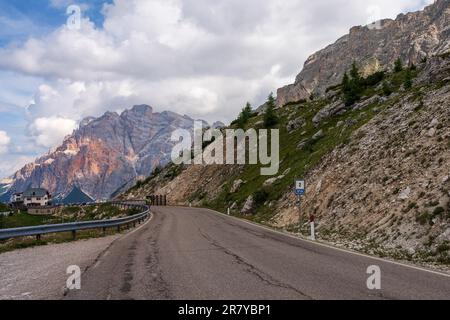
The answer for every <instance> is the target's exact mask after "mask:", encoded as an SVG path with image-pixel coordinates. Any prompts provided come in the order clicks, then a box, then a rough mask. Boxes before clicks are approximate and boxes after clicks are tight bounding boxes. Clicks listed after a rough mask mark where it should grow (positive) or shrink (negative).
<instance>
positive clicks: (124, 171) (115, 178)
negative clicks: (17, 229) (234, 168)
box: [0, 105, 222, 201]
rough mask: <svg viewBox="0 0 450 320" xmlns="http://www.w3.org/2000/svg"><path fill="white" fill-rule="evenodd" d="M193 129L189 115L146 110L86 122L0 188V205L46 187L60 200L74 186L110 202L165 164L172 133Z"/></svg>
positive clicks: (217, 124) (134, 110) (107, 115)
mask: <svg viewBox="0 0 450 320" xmlns="http://www.w3.org/2000/svg"><path fill="white" fill-rule="evenodd" d="M193 125H194V119H192V118H190V117H188V116H181V115H179V114H176V113H173V112H161V113H158V112H154V111H153V108H152V107H150V106H148V105H138V106H134V107H132V108H131V109H130V110H125V111H124V112H122V113H121V114H118V113H115V112H107V113H105V114H104V115H103V116H101V117H99V118H92V117H90V118H86V119H84V120H83V121H82V122H81V123H80V125H79V128H78V129H77V130H75V131H74V132H73V133H72V134H71V135H69V136H67V137H66V138H65V139H64V141H63V143H62V144H61V145H60V146H59V147H57V148H55V149H54V150H51V151H50V152H48V153H47V154H46V155H44V156H42V157H40V158H38V159H37V160H36V161H34V162H33V163H29V164H27V165H26V166H24V167H23V168H22V169H20V170H19V171H17V172H16V173H15V174H14V175H13V176H11V177H10V178H9V179H7V181H6V182H7V183H3V184H2V185H0V188H1V189H0V194H2V199H1V200H3V201H7V200H8V199H9V196H10V194H11V193H12V192H22V191H24V190H26V189H27V188H29V187H42V188H45V189H47V190H49V191H50V193H51V194H52V195H54V196H55V197H58V196H60V195H64V194H68V193H69V192H70V191H72V189H73V188H74V187H75V186H76V187H79V188H80V189H82V190H83V191H84V192H85V193H87V194H89V195H90V196H91V197H94V198H95V199H97V200H99V199H109V198H110V197H111V195H113V194H114V193H117V192H118V191H119V190H120V189H121V188H126V187H127V186H129V185H133V184H134V183H135V182H136V180H139V179H143V178H146V177H148V176H149V175H150V174H151V173H152V171H153V170H154V169H155V168H156V167H158V166H164V165H165V164H167V163H168V162H169V160H170V153H171V151H172V147H173V145H174V144H175V143H174V142H172V141H171V134H172V132H173V131H174V130H176V129H187V130H193ZM215 125H216V126H220V125H222V124H220V123H216V124H215ZM1 191H2V192H1Z"/></svg>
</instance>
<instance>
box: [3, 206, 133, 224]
mask: <svg viewBox="0 0 450 320" xmlns="http://www.w3.org/2000/svg"><path fill="white" fill-rule="evenodd" d="M137 213H139V212H138V210H136V209H127V210H121V209H119V208H117V207H114V206H112V205H110V204H107V203H105V204H100V205H92V206H86V207H76V206H75V207H65V208H63V209H62V213H61V212H57V213H56V214H55V215H44V216H34V215H30V214H27V213H26V212H21V213H19V214H14V215H13V216H9V217H0V229H8V228H20V227H32V226H38V225H46V224H57V223H61V222H62V221H64V222H65V223H69V222H78V221H92V220H101V219H112V218H114V217H118V216H124V215H133V214H137ZM62 216H63V217H64V220H62Z"/></svg>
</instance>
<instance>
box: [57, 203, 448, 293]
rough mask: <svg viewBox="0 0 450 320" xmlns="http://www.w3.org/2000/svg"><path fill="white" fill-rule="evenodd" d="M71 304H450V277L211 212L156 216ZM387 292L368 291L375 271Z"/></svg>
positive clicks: (95, 270) (171, 211) (92, 273)
mask: <svg viewBox="0 0 450 320" xmlns="http://www.w3.org/2000/svg"><path fill="white" fill-rule="evenodd" d="M153 211H154V215H153V217H152V219H151V220H150V221H148V222H147V223H146V224H145V225H144V226H142V227H141V228H140V229H137V230H135V231H133V232H132V233H129V234H127V235H125V236H123V237H122V238H119V239H117V240H115V241H114V242H113V243H112V244H111V245H110V246H109V248H108V249H107V250H105V251H103V252H102V253H101V254H100V256H99V257H98V258H97V259H96V262H95V263H94V264H93V265H92V266H90V267H88V268H87V270H86V271H85V272H84V273H83V275H82V284H81V285H82V289H81V290H79V291H70V292H69V293H68V294H67V295H66V296H65V299H195V300H197V299H200V300H201V299H250V300H253V299H296V300H297V299H298V300H303V299H450V277H449V276H446V275H443V274H439V273H434V272H428V271H424V270H420V269H416V268H414V267H409V266H404V265H400V264H396V263H390V262H387V261H384V260H381V259H373V258H370V257H366V256H363V255H358V254H353V253H349V252H346V251H342V250H337V249H334V248H330V247H327V246H321V245H317V244H314V243H310V242H308V241H303V240H299V239H296V238H294V237H290V236H288V235H284V234H281V233H277V232H274V231H271V230H268V229H265V228H261V227H259V226H255V225H252V224H249V223H247V222H244V221H240V220H237V219H234V218H230V217H227V216H224V215H220V214H217V213H215V212H213V211H210V210H206V209H193V208H192V209H190V208H174V207H166V208H162V207H161V208H154V209H153ZM74 263H76V261H74ZM372 265H376V266H379V267H380V269H381V290H369V289H368V288H367V285H366V283H367V278H368V277H369V275H368V274H366V271H367V268H368V267H369V266H372Z"/></svg>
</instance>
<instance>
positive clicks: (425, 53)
mask: <svg viewBox="0 0 450 320" xmlns="http://www.w3.org/2000/svg"><path fill="white" fill-rule="evenodd" d="M449 21H450V1H448V0H439V1H436V2H435V3H434V4H432V5H430V6H428V7H426V8H425V9H424V10H423V11H418V12H412V13H407V14H400V15H399V16H398V17H397V18H396V19H395V20H390V19H385V20H381V21H380V22H379V23H377V24H375V25H373V26H372V25H370V26H356V27H353V28H351V29H350V32H349V34H347V35H345V36H343V37H342V38H340V39H339V40H338V41H336V42H335V43H334V44H332V45H330V46H328V47H326V48H324V49H322V50H320V51H318V52H316V53H314V54H313V55H311V56H310V57H309V58H308V59H307V60H306V62H305V65H304V67H303V70H302V71H301V72H300V74H299V75H298V76H297V77H296V79H295V83H294V84H291V85H288V86H285V87H283V88H280V89H278V93H277V104H278V106H279V107H282V106H284V105H285V104H287V103H292V102H298V101H301V100H305V99H306V100H307V99H309V97H310V96H311V94H312V93H314V94H319V95H321V94H324V93H325V91H326V89H327V88H329V87H331V86H333V85H336V84H338V83H339V82H340V81H341V80H342V76H343V75H344V73H345V72H346V71H347V70H349V69H350V67H351V64H352V63H353V62H357V64H358V65H359V66H360V69H361V70H362V71H363V73H364V74H365V75H367V74H370V73H373V72H375V71H378V70H380V69H389V68H391V67H392V65H393V64H394V62H395V60H397V59H398V58H401V59H402V60H403V61H404V62H405V63H415V64H417V63H418V62H420V61H421V60H422V59H423V58H426V57H431V56H434V55H438V54H442V53H444V52H446V51H448V50H450V28H449Z"/></svg>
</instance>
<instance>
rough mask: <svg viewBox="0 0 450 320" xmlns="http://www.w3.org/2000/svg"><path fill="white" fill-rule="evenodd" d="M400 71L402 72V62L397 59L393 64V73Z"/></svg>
mask: <svg viewBox="0 0 450 320" xmlns="http://www.w3.org/2000/svg"><path fill="white" fill-rule="evenodd" d="M401 71H403V61H402V59H400V58H398V59H397V60H396V61H395V64H394V72H397V73H398V72H401Z"/></svg>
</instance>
